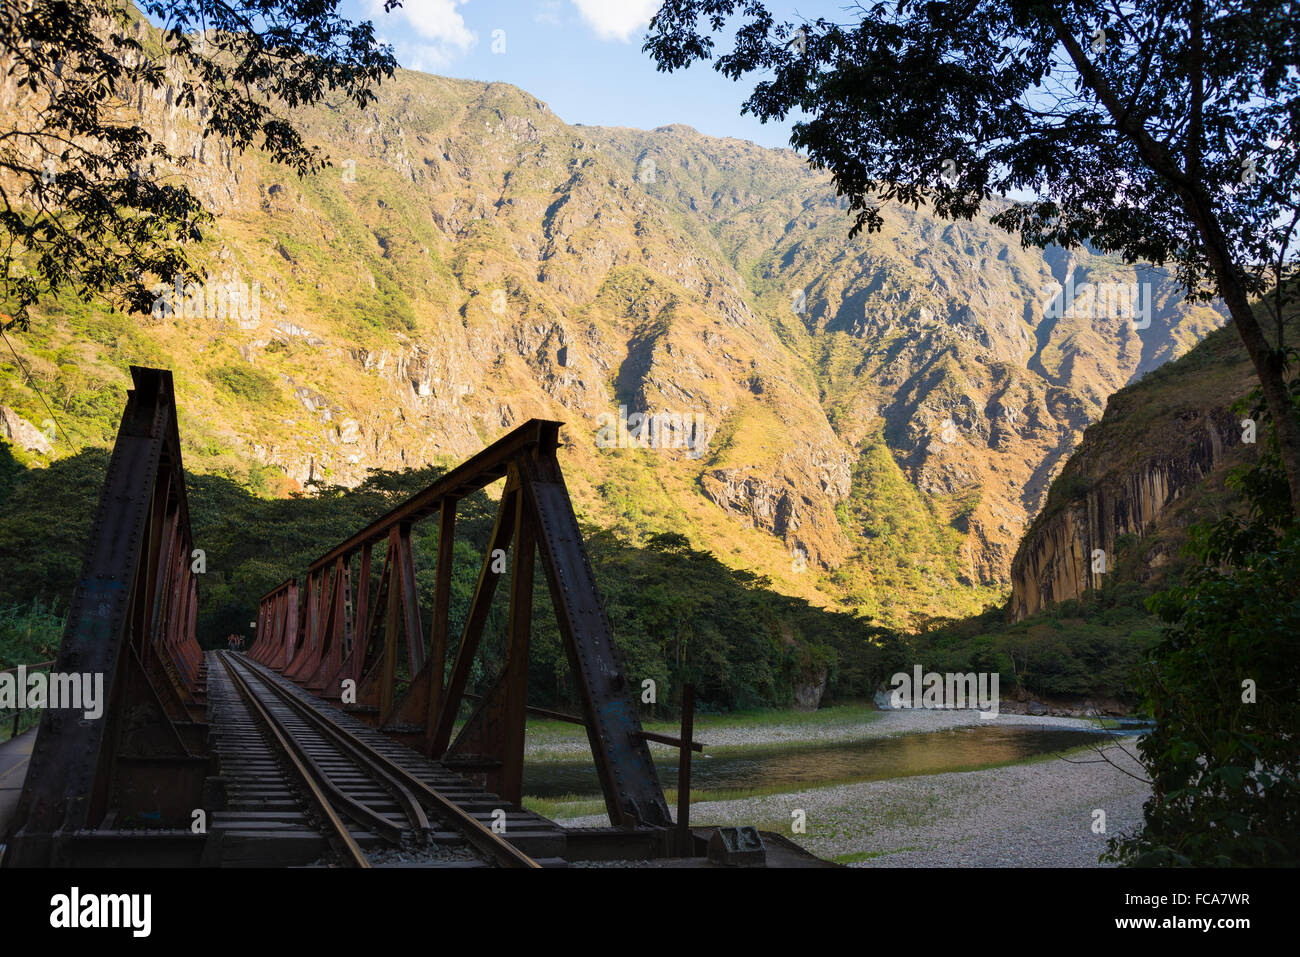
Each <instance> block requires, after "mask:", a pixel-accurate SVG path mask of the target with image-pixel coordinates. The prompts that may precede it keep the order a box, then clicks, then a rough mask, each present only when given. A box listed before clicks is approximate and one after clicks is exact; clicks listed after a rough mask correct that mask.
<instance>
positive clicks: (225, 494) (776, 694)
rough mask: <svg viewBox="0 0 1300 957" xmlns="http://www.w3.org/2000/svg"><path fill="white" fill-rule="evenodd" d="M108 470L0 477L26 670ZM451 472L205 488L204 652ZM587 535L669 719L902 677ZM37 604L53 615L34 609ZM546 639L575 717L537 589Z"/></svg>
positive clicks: (468, 557) (683, 567) (717, 574)
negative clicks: (691, 709)
mask: <svg viewBox="0 0 1300 957" xmlns="http://www.w3.org/2000/svg"><path fill="white" fill-rule="evenodd" d="M103 468H104V463H103V459H102V457H101V456H100V454H99V453H98V452H97V451H96V452H85V453H82V454H81V455H78V456H72V457H70V458H67V459H62V460H60V461H58V462H55V463H54V464H53V465H51V466H50V467H49V468H46V469H29V470H21V469H19V470H18V471H17V472H16V473H15V470H14V468H13V467H12V464H11V465H10V466H9V467H7V468H6V469H5V470H0V472H2V473H3V474H4V475H7V476H8V478H7V479H6V483H5V485H4V488H7V489H8V491H7V493H6V494H5V495H4V496H3V497H2V498H0V554H4V555H5V556H7V557H6V561H5V563H4V565H3V566H0V608H4V607H5V606H7V605H9V604H12V603H19V602H21V603H25V604H24V605H22V606H21V607H19V608H18V609H11V610H10V611H8V612H6V613H5V615H4V617H3V619H2V620H0V637H2V636H6V635H14V636H17V637H16V638H15V639H14V640H12V641H10V640H8V639H5V640H6V642H7V643H6V644H4V645H3V646H0V650H2V651H3V653H4V654H5V655H7V656H11V657H12V658H13V659H15V660H16V661H32V660H37V659H38V658H39V657H40V656H41V655H44V654H46V653H47V652H48V651H49V650H50V647H51V646H50V638H51V636H52V635H54V631H52V630H51V629H52V628H53V627H54V626H53V625H51V624H50V622H52V621H54V620H55V619H54V616H53V613H52V612H51V611H50V605H49V603H53V602H59V603H60V604H58V605H55V606H54V607H55V608H57V607H66V602H67V601H68V600H69V599H70V597H71V593H72V590H73V587H74V584H75V579H76V575H77V572H78V570H79V567H80V555H81V553H82V550H83V548H84V544H85V540H86V537H87V536H88V534H89V531H90V523H91V520H92V518H93V510H94V509H93V504H91V503H93V502H95V501H97V499H98V492H99V484H100V483H101V482H102V480H103ZM442 471H443V470H442V469H441V468H439V467H437V466H429V467H426V468H423V469H418V470H410V471H406V472H401V473H397V472H375V473H372V474H371V476H370V477H369V478H368V479H367V480H366V481H365V482H363V483H362V484H361V485H360V486H359V487H358V488H356V489H351V490H347V489H341V488H338V487H330V488H324V489H322V490H321V491H320V493H319V494H317V495H312V496H304V495H295V496H291V497H288V498H264V497H259V496H256V495H253V494H251V493H249V492H248V491H247V490H246V489H244V488H243V487H241V485H239V484H237V483H236V482H233V481H231V480H230V479H229V478H226V477H223V476H219V475H198V476H191V477H190V481H189V495H188V500H189V505H190V513H191V522H192V526H193V529H194V535H195V544H196V546H197V547H200V548H203V549H204V550H205V552H206V554H207V568H208V571H207V574H206V575H205V576H204V577H203V578H202V579H201V580H200V609H199V634H200V639H201V640H202V641H203V642H204V643H205V644H207V645H209V646H216V645H219V644H220V642H221V640H222V639H223V638H224V636H225V635H226V634H228V633H230V632H236V633H241V634H247V632H248V628H247V623H248V622H249V620H250V619H251V617H252V614H253V612H254V610H255V608H256V603H257V599H258V597H259V596H260V595H262V594H264V593H265V592H266V591H268V590H270V589H271V588H272V587H274V586H275V585H277V584H279V583H280V582H281V581H283V580H284V579H286V578H288V577H290V576H301V574H302V572H303V571H304V570H305V569H306V568H307V566H308V565H309V564H310V562H311V561H312V560H313V559H315V558H316V557H317V556H319V555H320V554H321V553H323V552H324V551H326V550H327V549H328V548H329V547H331V546H332V545H334V544H335V543H337V542H338V541H340V540H342V539H343V538H345V537H347V535H349V534H351V533H352V532H353V531H355V529H357V528H358V527H361V526H362V525H364V524H365V523H366V522H368V521H370V520H372V519H373V518H374V517H375V516H376V515H379V514H381V513H383V512H384V511H386V510H388V509H390V508H392V507H393V506H394V505H396V504H397V503H398V502H399V501H401V500H402V499H404V498H405V497H407V496H408V495H410V494H411V493H413V492H414V491H416V490H417V489H419V488H422V487H424V486H426V485H428V484H429V483H430V482H431V481H433V480H434V479H435V478H436V477H437V476H438V475H439V474H441V473H442ZM495 511H496V504H495V503H494V502H493V501H492V500H491V499H490V498H489V497H488V495H487V494H486V493H483V492H479V493H476V494H474V495H471V496H469V497H467V498H465V499H463V500H462V501H461V503H460V505H459V507H458V514H457V545H456V553H455V558H454V560H453V588H452V606H451V621H452V629H453V633H457V629H458V628H459V626H460V624H461V623H462V622H463V621H464V618H465V615H466V614H467V611H468V607H469V602H470V598H471V596H472V594H473V589H474V583H475V580H476V578H477V574H478V569H479V564H480V562H481V560H482V553H483V550H484V549H485V547H486V544H487V540H488V537H489V534H490V531H491V526H492V522H493V519H494V516H495ZM421 532H423V534H422V533H421ZM432 532H433V529H432V528H424V529H421V528H419V527H417V529H416V534H415V536H414V542H415V550H416V566H417V569H418V575H417V585H418V588H419V592H420V597H421V604H422V606H423V614H424V620H425V621H428V620H429V618H428V615H429V613H430V609H431V607H432V604H433V568H434V559H435V550H436V536H435V535H434V534H432ZM584 535H585V537H586V540H587V543H588V549H589V552H590V555H591V560H592V565H593V567H594V568H595V570H596V576H597V581H598V584H599V587H600V589H601V592H602V595H603V597H604V600H605V605H606V608H607V610H608V612H609V616H610V620H611V621H612V622H613V623H614V628H615V635H616V638H617V640H618V643H619V647H620V649H621V651H622V654H623V657H624V661H625V665H626V668H627V672H628V674H629V675H630V676H631V677H632V679H633V680H634V683H635V684H637V685H638V686H639V685H640V682H641V681H643V680H644V679H646V678H651V679H654V680H655V681H656V683H657V685H658V700H659V702H660V705H661V707H663V706H668V707H670V708H671V707H673V704H672V702H674V701H675V700H676V697H677V695H678V693H679V691H680V686H681V684H682V682H683V681H685V680H692V681H694V682H695V683H696V686H697V689H698V691H697V694H698V696H699V700H700V704H701V708H702V710H705V711H708V710H717V711H726V710H732V709H754V708H762V707H784V706H788V705H790V704H791V702H792V696H793V688H794V686H795V685H796V684H799V683H813V684H816V683H818V681H819V680H820V679H821V677H822V676H823V675H825V677H826V680H827V683H828V686H829V688H828V690H829V696H830V697H831V698H852V697H859V698H860V697H864V696H867V695H869V694H870V693H871V691H872V690H873V689H874V688H875V687H876V685H877V684H878V683H879V682H880V681H881V680H883V678H884V676H885V675H886V674H889V673H892V672H893V671H895V670H897V661H898V660H901V659H899V658H898V655H899V653H900V651H901V648H900V646H899V645H898V643H897V640H896V638H895V637H894V636H893V635H892V634H891V633H888V632H885V631H883V630H880V629H875V628H870V627H868V626H867V625H865V624H864V623H863V622H862V621H860V620H858V619H855V618H853V617H851V616H849V615H844V614H837V613H833V612H827V611H825V610H822V609H820V608H817V607H815V606H812V605H810V604H809V603H808V602H806V601H803V600H801V599H795V598H790V597H787V596H784V595H780V594H778V593H776V592H774V591H772V590H771V588H770V587H769V586H770V584H771V583H770V582H769V581H767V580H766V579H764V578H761V577H758V576H755V575H753V574H750V573H747V572H744V571H736V570H733V569H730V568H727V567H726V566H725V565H723V564H722V563H721V562H719V561H718V560H717V559H715V558H714V557H712V556H711V555H708V554H707V553H705V552H702V551H698V550H696V549H693V548H691V547H690V545H689V543H688V542H687V540H686V539H685V538H684V537H683V536H681V535H679V534H674V533H661V534H655V535H651V536H650V537H649V538H648V539H647V541H646V542H645V544H644V545H643V546H637V545H634V544H632V543H630V542H629V541H627V540H626V539H624V538H623V537H621V536H620V535H619V534H617V533H615V532H612V531H597V530H595V529H592V528H586V529H585V530H584ZM539 574H541V573H540V571H539ZM378 577H379V576H378V574H377V573H376V575H375V585H377V582H378ZM507 578H508V574H507ZM508 593H509V588H508V584H507V583H502V584H501V585H500V587H499V589H498V601H497V602H496V604H495V606H494V609H493V613H492V615H491V617H490V618H489V622H488V626H487V631H486V634H485V638H484V643H483V648H482V653H481V659H480V663H479V666H478V667H477V668H476V669H475V672H474V679H475V688H474V689H471V690H479V691H482V690H483V689H484V687H485V686H486V684H487V682H489V681H490V680H491V679H492V678H493V677H494V675H495V669H497V668H499V665H500V661H501V660H502V655H501V650H502V649H503V647H504V638H505V632H504V625H505V596H506V595H508ZM34 599H37V600H39V602H40V603H39V604H36V605H32V602H33V600H34ZM24 609H29V610H24ZM33 621H34V622H36V624H35V625H33V626H31V627H27V625H28V624H30V623H31V622H33ZM25 627H26V628H27V630H26V631H24V628H25ZM533 629H534V637H533V643H532V655H531V662H532V665H531V669H530V674H529V683H530V700H531V701H532V702H533V703H534V704H539V705H555V704H571V703H572V701H573V695H574V688H573V687H572V685H571V684H570V682H569V677H568V665H567V661H566V658H565V655H564V653H563V650H562V646H561V643H560V636H559V632H558V628H557V625H556V622H555V616H554V611H553V608H552V606H551V603H550V596H549V591H548V590H547V589H546V588H544V587H538V588H536V589H535V599H534V616H533ZM56 643H57V639H56Z"/></svg>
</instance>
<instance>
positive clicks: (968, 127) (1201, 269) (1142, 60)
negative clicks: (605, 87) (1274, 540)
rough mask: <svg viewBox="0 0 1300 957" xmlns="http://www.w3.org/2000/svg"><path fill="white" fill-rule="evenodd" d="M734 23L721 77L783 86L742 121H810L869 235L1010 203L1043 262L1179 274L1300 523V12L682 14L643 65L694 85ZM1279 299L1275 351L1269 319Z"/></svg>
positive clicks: (1254, 6) (703, 0)
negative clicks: (1227, 328) (1065, 255)
mask: <svg viewBox="0 0 1300 957" xmlns="http://www.w3.org/2000/svg"><path fill="white" fill-rule="evenodd" d="M733 21H735V22H733ZM733 26H734V28H735V32H734V35H733V39H732V40H731V41H730V42H731V44H732V47H731V49H730V50H729V52H726V53H725V54H724V55H721V56H719V57H718V59H717V61H716V63H715V68H716V69H717V70H719V71H720V72H722V73H723V74H724V75H726V76H729V77H731V78H732V79H736V80H738V79H740V78H742V77H744V76H746V75H748V74H751V73H760V74H764V75H765V76H766V78H764V79H762V80H761V81H760V82H758V83H757V84H756V85H755V87H754V90H753V93H752V94H751V95H750V96H749V97H748V99H747V100H746V101H745V104H744V111H745V112H749V113H753V114H755V115H756V116H758V117H759V118H760V119H762V120H764V121H766V120H768V119H773V118H776V119H784V118H785V117H786V116H787V115H789V114H794V113H802V114H804V115H805V117H806V118H802V119H799V120H798V121H797V122H795V123H794V124H793V133H792V136H791V144H792V145H793V146H794V147H795V148H796V149H800V150H804V151H806V153H807V155H808V158H809V160H810V162H811V163H812V164H813V165H814V166H815V167H817V168H821V169H828V170H830V172H831V173H832V175H833V178H834V181H835V184H836V188H837V190H838V191H839V192H840V193H841V195H845V196H847V197H848V198H849V205H850V209H851V211H852V214H853V217H854V225H853V229H852V232H851V235H853V234H856V233H857V232H858V231H860V230H862V229H863V228H866V229H867V230H868V231H873V230H878V229H879V228H880V227H881V218H880V215H879V208H878V201H877V197H880V198H884V199H890V200H896V201H898V202H900V203H910V204H912V205H914V206H916V205H920V204H921V203H923V202H929V203H932V204H933V206H934V209H935V211H936V212H937V213H938V214H939V215H940V216H944V217H946V218H950V219H952V218H958V217H963V218H970V217H971V216H973V215H974V214H975V213H976V212H978V211H979V209H980V207H981V204H983V203H986V202H989V201H990V200H994V201H995V202H996V203H997V204H998V205H999V206H1001V207H1002V208H1000V210H999V211H998V212H997V213H996V215H994V216H993V217H992V220H993V222H994V223H995V224H998V225H1000V226H1003V227H1004V228H1006V229H1008V230H1011V231H1018V232H1019V233H1020V234H1021V237H1022V242H1023V243H1024V244H1025V245H1030V244H1034V245H1039V246H1045V245H1047V244H1049V243H1051V242H1056V243H1059V244H1060V245H1062V246H1064V247H1066V248H1071V247H1075V246H1078V245H1079V244H1081V243H1084V242H1087V243H1089V244H1091V245H1093V246H1094V247H1095V248H1098V249H1100V250H1103V251H1105V252H1118V253H1121V254H1122V255H1123V256H1124V258H1125V259H1126V260H1127V261H1129V262H1136V261H1139V260H1145V261H1149V262H1154V263H1157V264H1165V263H1171V264H1173V265H1174V266H1175V267H1176V271H1177V275H1178V278H1179V280H1180V281H1181V282H1182V284H1183V285H1184V287H1185V289H1186V292H1187V295H1188V297H1189V298H1191V299H1193V300H1202V301H1204V300H1208V299H1211V298H1213V297H1215V296H1218V297H1219V298H1221V299H1222V300H1223V302H1224V304H1225V305H1226V306H1227V308H1228V311H1229V313H1230V315H1231V316H1232V319H1233V322H1234V323H1235V325H1236V328H1237V331H1238V332H1239V333H1240V335H1241V338H1242V341H1243V342H1244V343H1245V345H1246V348H1247V350H1248V352H1249V354H1250V358H1251V361H1252V363H1253V364H1254V367H1255V371H1256V373H1257V375H1258V377H1259V381H1260V386H1261V389H1262V391H1263V395H1264V399H1265V402H1266V404H1267V407H1268V409H1269V411H1270V413H1271V414H1272V417H1273V421H1274V425H1275V428H1276V430H1277V436H1278V442H1279V447H1280V450H1281V457H1282V461H1283V463H1284V466H1285V471H1286V475H1287V480H1288V487H1289V491H1290V500H1291V503H1292V506H1293V509H1294V510H1295V511H1297V512H1298V513H1300V422H1298V421H1297V420H1296V418H1295V416H1294V415H1292V414H1291V410H1290V407H1289V403H1288V401H1287V386H1286V379H1287V372H1288V369H1287V360H1286V352H1285V349H1284V343H1283V342H1282V341H1281V311H1282V306H1283V303H1282V301H1281V297H1282V296H1283V293H1282V290H1283V288H1285V287H1286V285H1287V283H1286V280H1287V279H1288V278H1289V277H1291V276H1294V275H1295V274H1296V271H1297V247H1296V244H1295V242H1294V237H1295V231H1296V227H1297V222H1298V221H1300V211H1298V210H1297V205H1298V204H1297V179H1298V177H1297V172H1298V167H1300V151H1298V144H1297V141H1296V131H1295V123H1296V116H1297V113H1298V112H1300V74H1298V73H1297V70H1296V64H1297V62H1300V5H1297V3H1296V2H1295V0H1283V2H1278V0H1224V2H1217V3H1215V2H1209V0H1134V2H1121V0H956V2H950V0H894V2H888V3H886V2H880V3H875V4H870V5H867V6H858V7H856V8H855V22H852V23H848V24H840V23H833V22H830V21H828V20H826V19H818V20H816V21H815V22H811V23H803V24H801V25H800V26H798V27H797V28H796V27H795V26H794V25H793V24H791V23H777V22H776V21H775V20H774V19H773V18H772V15H771V14H770V13H769V12H768V10H767V9H766V7H765V6H764V4H763V3H761V2H758V0H666V2H665V3H664V4H663V6H662V7H661V8H660V10H659V12H658V13H657V14H656V15H655V17H654V19H653V20H652V21H651V24H650V33H649V36H648V37H647V39H646V43H645V49H646V51H647V52H649V53H650V54H651V56H652V57H653V58H654V60H655V61H656V63H657V65H658V67H659V69H661V70H664V71H673V70H677V69H681V68H683V67H686V66H688V65H689V64H691V63H693V62H695V61H697V60H707V59H712V58H713V55H714V48H715V41H714V39H713V36H714V34H719V35H721V34H722V32H723V31H724V29H727V28H729V27H733ZM1008 195H1011V196H1030V197H1033V198H1028V199H1016V200H1014V201H1010V202H1008V203H1007V204H1006V205H1005V206H1002V202H1001V200H995V197H1002V196H1008ZM1270 287H1272V288H1273V289H1275V290H1276V292H1275V297H1274V299H1273V300H1272V301H1269V302H1266V307H1267V308H1268V309H1269V310H1270V311H1271V312H1272V313H1273V318H1274V320H1275V323H1276V328H1277V333H1276V341H1275V342H1273V343H1270V342H1269V341H1268V338H1267V337H1266V335H1265V333H1264V330H1263V328H1262V327H1261V324H1260V322H1259V320H1258V319H1257V318H1256V316H1255V313H1254V312H1253V311H1252V308H1251V304H1250V298H1251V297H1252V296H1260V295H1262V294H1263V293H1265V292H1266V291H1267V290H1268V289H1269V288H1270Z"/></svg>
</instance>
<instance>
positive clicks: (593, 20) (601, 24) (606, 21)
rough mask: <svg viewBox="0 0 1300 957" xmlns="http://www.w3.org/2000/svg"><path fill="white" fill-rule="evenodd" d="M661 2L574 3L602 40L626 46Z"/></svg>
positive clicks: (586, 0)
mask: <svg viewBox="0 0 1300 957" xmlns="http://www.w3.org/2000/svg"><path fill="white" fill-rule="evenodd" d="M660 2H661V0H573V5H574V6H575V7H577V8H578V12H579V13H580V14H582V19H584V20H586V21H587V23H588V25H589V26H590V27H591V28H592V29H593V30H595V31H596V35H597V36H598V37H600V38H601V39H602V40H622V41H623V42H624V43H627V42H628V41H630V40H631V39H632V36H633V34H637V33H640V32H641V31H642V30H643V29H645V27H646V26H647V25H648V24H649V23H650V18H651V17H652V16H654V15H655V11H657V10H658V9H659V4H660Z"/></svg>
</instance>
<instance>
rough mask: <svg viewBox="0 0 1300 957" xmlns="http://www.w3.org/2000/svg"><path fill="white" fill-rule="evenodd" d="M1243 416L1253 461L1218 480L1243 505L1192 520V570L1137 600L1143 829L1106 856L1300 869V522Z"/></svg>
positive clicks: (1269, 448)
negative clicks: (1146, 796) (1211, 519)
mask: <svg viewBox="0 0 1300 957" xmlns="http://www.w3.org/2000/svg"><path fill="white" fill-rule="evenodd" d="M1293 391H1294V393H1295V395H1294V398H1295V400H1296V401H1297V402H1300V388H1296V389H1294V390H1293ZM1255 398H1256V402H1257V401H1258V396H1256V397H1255ZM1242 411H1243V412H1245V409H1244V408H1243V409H1242ZM1253 414H1254V415H1255V416H1257V417H1258V418H1259V419H1260V421H1261V424H1262V425H1263V426H1264V433H1265V436H1264V437H1265V441H1264V442H1263V443H1262V448H1261V455H1260V457H1259V461H1258V462H1257V463H1256V464H1254V465H1253V466H1250V467H1245V468H1239V469H1238V470H1236V471H1235V473H1234V474H1233V475H1232V477H1231V478H1230V479H1229V481H1230V483H1231V484H1232V485H1234V486H1237V487H1238V488H1239V490H1240V491H1241V493H1242V498H1243V499H1244V500H1245V501H1246V502H1247V503H1248V505H1249V510H1248V511H1247V513H1246V514H1245V515H1228V516H1225V517H1224V518H1222V519H1220V520H1219V521H1218V522H1216V523H1214V524H1211V525H1205V526H1201V527H1195V528H1193V529H1192V543H1193V548H1192V551H1193V552H1194V554H1195V555H1196V556H1197V557H1198V558H1199V559H1200V564H1199V566H1198V567H1196V568H1195V569H1194V570H1193V571H1192V573H1191V574H1190V575H1189V578H1188V581H1187V583H1186V584H1185V585H1183V586H1178V587H1174V588H1171V589H1169V590H1167V591H1165V592H1162V593H1160V594H1158V595H1156V596H1154V597H1153V598H1152V599H1151V600H1150V602H1149V605H1150V607H1151V608H1152V610H1153V611H1156V612H1157V613H1159V615H1160V616H1161V618H1163V619H1164V620H1165V621H1166V622H1167V623H1168V627H1167V630H1166V632H1165V635H1164V637H1163V639H1162V640H1161V641H1160V643H1159V644H1158V645H1156V647H1155V648H1154V649H1153V650H1152V653H1151V655H1150V658H1149V660H1148V661H1147V662H1146V665H1145V667H1144V668H1143V670H1142V672H1141V678H1140V686H1141V691H1142V693H1143V698H1144V703H1145V708H1146V710H1147V711H1148V713H1149V714H1151V715H1152V716H1153V717H1154V718H1155V720H1156V726H1155V728H1153V729H1152V730H1151V732H1150V733H1148V734H1146V735H1144V736H1143V737H1142V739H1141V741H1140V742H1139V743H1138V752H1139V754H1140V755H1141V758H1142V764H1143V766H1144V767H1145V768H1146V770H1147V772H1148V774H1149V775H1150V776H1151V782H1152V796H1151V798H1150V800H1148V801H1147V803H1146V807H1145V815H1144V817H1145V823H1144V826H1143V828H1142V829H1141V830H1140V831H1138V832H1136V833H1134V834H1129V835H1124V836H1122V837H1119V838H1115V839H1112V840H1111V841H1110V842H1109V846H1108V852H1107V858H1108V859H1109V860H1113V861H1119V862H1122V863H1130V864H1138V865H1163V866H1169V865H1181V866H1189V865H1190V866H1202V867H1222V866H1225V865H1229V866H1249V867H1277V866H1295V865H1296V864H1297V863H1300V749H1298V748H1297V747H1296V742H1295V731H1296V728H1297V727H1300V656H1297V655H1296V653H1295V651H1296V648H1295V646H1296V635H1297V634H1300V524H1296V523H1295V522H1290V521H1289V518H1290V514H1291V511H1290V503H1289V502H1288V500H1287V484H1286V478H1285V476H1284V473H1283V472H1282V468H1281V462H1280V460H1279V459H1278V456H1277V446H1276V443H1275V442H1274V441H1273V438H1274V437H1273V435H1272V429H1271V427H1270V423H1269V421H1268V420H1269V416H1268V412H1267V410H1265V409H1263V408H1258V407H1257V408H1255V409H1254V411H1253Z"/></svg>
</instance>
